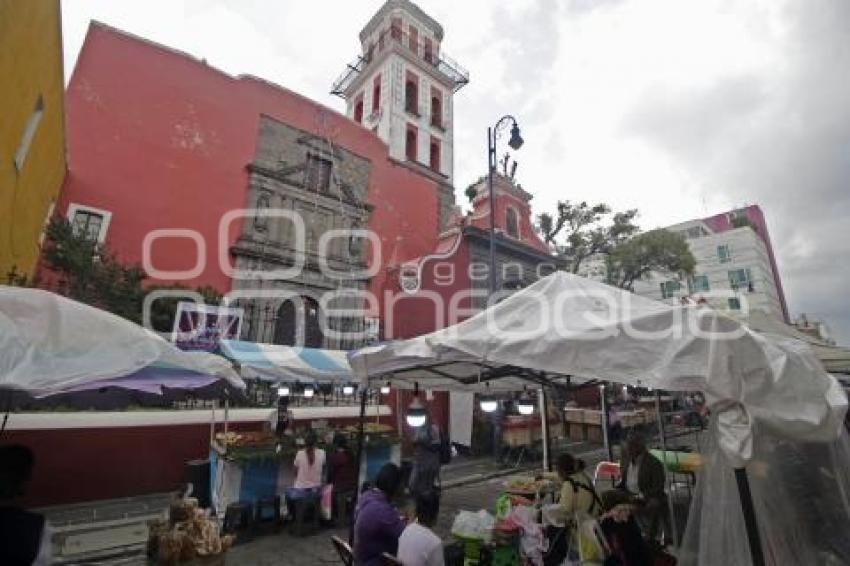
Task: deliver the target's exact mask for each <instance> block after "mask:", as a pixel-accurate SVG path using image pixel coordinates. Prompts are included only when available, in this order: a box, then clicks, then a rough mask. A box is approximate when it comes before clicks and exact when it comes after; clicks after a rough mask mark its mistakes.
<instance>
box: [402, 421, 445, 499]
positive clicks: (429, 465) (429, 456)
mask: <svg viewBox="0 0 850 566" xmlns="http://www.w3.org/2000/svg"><path fill="white" fill-rule="evenodd" d="M437 434H439V432H437ZM413 446H414V453H413V469H412V470H411V472H410V481H409V483H408V486H407V488H408V491H409V492H410V496H411V497H412V498H413V499H414V501H415V500H416V498H417V497H418V496H420V495H422V494H425V493H436V494H437V496H438V497H439V491H440V487H439V482H440V444H439V439H437V440H436V441H435V439H434V429H433V428H432V427H431V426H428V425H425V426H422V427H419V429H418V430H417V431H416V438H415V439H414V440H413Z"/></svg>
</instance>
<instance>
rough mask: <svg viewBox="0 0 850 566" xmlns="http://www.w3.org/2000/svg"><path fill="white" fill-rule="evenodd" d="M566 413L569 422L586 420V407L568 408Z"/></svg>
mask: <svg viewBox="0 0 850 566" xmlns="http://www.w3.org/2000/svg"><path fill="white" fill-rule="evenodd" d="M564 414H565V418H566V420H567V422H568V423H583V422H584V409H566V410H565V411H564Z"/></svg>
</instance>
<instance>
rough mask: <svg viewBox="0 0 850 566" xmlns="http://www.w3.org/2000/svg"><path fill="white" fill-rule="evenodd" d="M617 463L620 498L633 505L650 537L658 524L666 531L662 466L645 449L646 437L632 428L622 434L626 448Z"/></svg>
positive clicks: (651, 537) (656, 532) (655, 535)
mask: <svg viewBox="0 0 850 566" xmlns="http://www.w3.org/2000/svg"><path fill="white" fill-rule="evenodd" d="M623 456H624V457H623V460H622V461H621V462H620V471H621V474H622V476H621V480H620V484H619V485H618V488H619V489H620V491H621V494H622V495H621V500H623V502H626V503H632V504H634V505H636V507H637V515H638V517H639V518H640V519H641V520H642V522H643V523H645V524H646V534H647V537H648V538H649V539H650V540H655V538H656V537H657V535H658V529H659V526H660V525H659V523H663V525H664V526H665V527H666V529H665V533H669V532H670V530H669V522H670V521H669V514H668V511H667V494H666V493H665V492H664V478H665V475H664V465H663V464H662V463H661V461H660V460H659V459H658V458H656V457H655V456H653V455H652V454H650V452H649V450H647V449H646V438H645V437H644V435H643V434H642V433H641V432H639V431H636V430H632V431H631V432H630V433H629V435H628V436H627V437H626V449H625V454H624V455H623Z"/></svg>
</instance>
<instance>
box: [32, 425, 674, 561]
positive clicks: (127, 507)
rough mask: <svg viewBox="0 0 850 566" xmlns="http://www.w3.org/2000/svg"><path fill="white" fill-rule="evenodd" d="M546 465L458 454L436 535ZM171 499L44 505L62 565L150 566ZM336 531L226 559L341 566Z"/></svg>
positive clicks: (274, 542) (590, 461) (271, 543)
mask: <svg viewBox="0 0 850 566" xmlns="http://www.w3.org/2000/svg"><path fill="white" fill-rule="evenodd" d="M682 443H683V444H684V442H682ZM564 450H568V451H570V452H571V453H573V454H575V455H577V456H579V457H581V458H583V459H584V460H585V463H586V464H587V467H588V471H589V473H591V474H592V473H593V469H594V468H595V466H596V463H597V462H599V461H601V460H604V459H606V457H607V454H606V452H605V450H604V449H603V448H602V447H600V446H599V445H598V444H591V443H587V442H568V441H567V442H562V443H560V444H559V445H558V446H557V447H556V448H554V449H553V452H554V453H559V452H561V451H564ZM539 467H540V462H526V463H525V464H524V465H523V466H521V467H519V468H514V467H505V466H500V465H499V464H497V463H496V462H495V461H493V459H491V458H466V457H458V458H455V460H454V461H453V462H452V463H451V464H449V465H447V466H444V467H443V469H442V473H441V476H442V485H443V490H444V491H443V493H444V496H443V498H442V505H441V507H442V508H441V510H440V519H439V521H438V524H437V525H436V528H435V530H436V532H437V534H438V535H439V536H441V537H442V538H444V539H447V540H448V539H450V537H451V535H450V530H451V523H452V521H454V517H455V516H456V515H457V513H458V511H460V510H463V509H466V510H471V511H477V510H479V509H487V510H489V511H491V512H492V507H493V504H494V502H495V497H496V494H497V493H498V492H499V491H500V490H501V489H502V486H503V482H504V481H505V477H506V476H509V475H512V474H518V473H523V472H527V471H529V470H532V469H538V468H539ZM168 500H169V495H168V494H157V495H151V496H143V497H134V498H127V499H120V500H112V501H102V502H93V503H90V504H80V505H68V506H62V507H53V508H46V509H42V511H43V512H45V513H46V514H47V516H48V518H49V520H50V521H51V523H52V524H53V525H55V526H56V527H57V537H56V538H55V539H54V542H55V548H56V556H57V557H58V558H59V559H60V562H59V563H60V564H61V563H64V564H116V565H117V564H130V565H143V564H147V561H146V559H145V558H144V548H145V543H146V541H147V521H148V520H149V519H150V518H153V517H156V516H160V515H162V514H163V513H165V512H166V510H167V507H168ZM331 535H337V536H340V537H341V538H344V539H347V538H348V531H347V528H328V529H323V530H322V531H321V532H320V533H319V534H316V535H314V536H311V537H305V538H296V537H293V536H292V535H290V534H289V533H288V532H286V531H285V530H284V531H281V533H280V534H275V535H267V536H262V537H258V538H255V539H253V540H251V541H248V542H245V543H242V544H239V545H237V546H236V547H234V548H233V549H231V550H230V552H229V553H228V554H227V561H226V563H227V564H228V565H239V566H241V565H259V566H263V565H277V564H282V565H288V564H293V565H295V564H297V565H298V566H320V565H330V564H338V562H339V560H338V557H337V555H336V552H335V550H334V549H333V547H332V545H331V543H330V536H331ZM63 559H64V560H63Z"/></svg>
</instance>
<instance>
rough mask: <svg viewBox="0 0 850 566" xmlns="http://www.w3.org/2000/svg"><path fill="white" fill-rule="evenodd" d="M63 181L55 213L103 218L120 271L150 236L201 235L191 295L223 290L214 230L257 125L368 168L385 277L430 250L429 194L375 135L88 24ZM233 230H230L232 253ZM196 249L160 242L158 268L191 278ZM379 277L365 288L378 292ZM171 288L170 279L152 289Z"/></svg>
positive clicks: (433, 217)
mask: <svg viewBox="0 0 850 566" xmlns="http://www.w3.org/2000/svg"><path fill="white" fill-rule="evenodd" d="M66 104H67V122H68V152H69V174H68V177H67V180H66V183H65V186H64V188H63V192H62V196H61V199H60V203H59V208H58V210H60V211H62V212H64V211H66V210H67V206H68V204H69V203H71V202H74V203H77V204H83V205H88V206H93V207H95V208H100V209H105V210H108V211H110V212H111V213H112V218H111V222H110V225H109V229H108V232H107V236H106V244H107V246H108V247H109V248H110V249H111V250H112V251H114V252H115V253H117V254H118V256H119V258H121V259H122V260H124V261H126V262H141V261H142V242H143V240H144V238H145V236H146V235H147V234H148V233H150V232H151V231H152V230H155V229H162V228H178V229H189V230H193V231H196V232H197V233H199V234H200V236H201V238H202V239H203V241H204V242H205V243H206V247H207V253H206V258H205V262H204V263H203V268H202V270H201V272H200V274H199V275H197V277H193V278H192V279H189V280H184V281H181V283H183V284H186V285H188V286H196V285H210V286H213V287H215V288H217V289H218V290H219V291H222V292H225V291H228V290H230V288H231V282H230V279H229V278H228V277H227V276H226V275H225V273H224V272H223V271H222V270H221V269H220V266H219V261H218V254H219V249H220V246H219V242H218V227H219V221H220V219H221V217H222V216H223V215H224V214H225V213H227V212H228V211H230V210H234V209H239V208H243V207H244V206H246V194H247V190H248V173H247V171H246V169H245V166H246V165H247V164H248V163H249V162H250V161H251V160H252V159H253V156H254V151H255V146H256V141H257V130H258V123H259V117H260V115H261V114H266V115H268V116H271V117H272V118H275V119H277V120H280V121H282V122H285V123H287V124H290V125H292V126H294V127H296V128H300V129H303V130H306V131H310V132H314V133H320V134H324V135H328V136H329V137H331V138H332V139H333V142H334V143H335V144H337V145H340V146H342V147H345V148H347V149H349V150H350V151H352V152H354V153H356V154H358V155H361V156H363V157H366V158H367V159H369V160H370V161H371V164H372V171H371V177H370V181H369V197H368V201H369V203H370V204H372V205H374V207H375V209H374V211H373V213H372V215H371V218H370V224H369V227H370V228H371V229H372V230H373V231H375V232H376V233H377V234H379V236H380V239H381V242H382V249H381V250H380V252H378V251H373V252H372V253H373V255H374V257H375V258H376V260H377V261H379V262H380V263H381V265H382V266H386V265H387V263H388V262H391V261H395V262H398V261H404V260H406V259H410V258H413V257H417V256H419V255H421V254H424V253H426V252H427V251H428V250H430V249H433V247H434V245H435V243H436V239H437V233H438V230H439V225H438V224H439V222H438V201H437V186H436V183H435V182H434V181H432V180H430V179H429V178H428V177H426V176H424V175H420V174H417V173H416V172H414V171H413V170H411V169H410V168H408V167H407V166H404V165H401V164H399V163H397V162H395V161H393V160H391V159H390V158H389V156H388V148H387V146H386V144H385V143H384V142H382V141H381V140H380V139H379V138H378V137H377V136H376V135H375V134H374V133H372V132H371V131H369V130H367V129H366V128H363V127H362V126H361V125H359V124H356V123H355V122H353V121H351V120H349V119H348V118H347V117H345V116H344V115H342V114H339V113H338V112H336V111H334V110H332V109H330V108H327V107H325V106H322V105H321V104H319V103H317V102H315V101H312V100H310V99H307V98H305V97H303V96H301V95H299V94H297V93H294V92H292V91H290V90H287V89H285V88H282V87H280V86H277V85H274V84H271V83H268V82H265V81H263V80H261V79H258V78H255V77H250V76H240V77H232V76H230V75H227V74H225V73H222V72H221V71H218V70H216V69H214V68H212V67H210V66H208V65H207V64H206V63H204V62H202V61H198V60H196V59H194V58H192V57H190V56H188V55H186V54H183V53H180V52H178V51H174V50H171V49H168V48H166V47H164V46H161V45H157V44H155V43H152V42H148V41H146V40H143V39H140V38H137V37H134V36H131V35H129V34H126V33H124V32H121V31H119V30H115V29H113V28H110V27H108V26H105V25H102V24H98V23H93V24H92V25H91V27H90V29H89V33H88V35H87V37H86V40H85V43H84V45H83V48H82V50H81V52H80V57H79V59H78V62H77V66H76V68H75V69H74V73H73V75H72V77H71V81H70V84H69V87H68V92H67V97H66ZM240 228H241V225H240V223H239V222H234V223H233V224H232V225H231V226H230V227H229V231H228V234H227V241H226V246H227V247H228V248H229V247H230V246H231V245H232V244H233V243H234V242H235V239H236V236H237V234H238V232H239V230H240ZM195 248H196V244H195V243H194V242H193V241H192V240H190V239H188V238H168V239H163V240H159V241H158V242H157V243H155V244H154V245H153V247H152V248H151V250H152V251H151V256H152V259H153V261H152V263H153V265H154V267H155V268H157V269H159V270H165V271H173V270H187V269H191V268H192V267H193V266H194V265H195V263H196V260H197V252H196V249H195ZM385 277H386V270H385V269H381V270H380V271H379V273H378V275H377V276H376V277H374V278H373V280H372V282H371V283H370V285H371V287H370V288H371V289H373V290H379V289H383V287H384V284H385V281H384V279H385ZM153 280H154V281H157V282H171V281H170V280H169V279H168V278H165V279H164V280H163V279H160V278H157V277H154V278H153Z"/></svg>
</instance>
